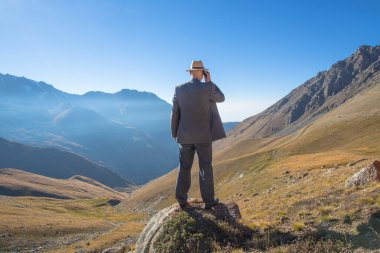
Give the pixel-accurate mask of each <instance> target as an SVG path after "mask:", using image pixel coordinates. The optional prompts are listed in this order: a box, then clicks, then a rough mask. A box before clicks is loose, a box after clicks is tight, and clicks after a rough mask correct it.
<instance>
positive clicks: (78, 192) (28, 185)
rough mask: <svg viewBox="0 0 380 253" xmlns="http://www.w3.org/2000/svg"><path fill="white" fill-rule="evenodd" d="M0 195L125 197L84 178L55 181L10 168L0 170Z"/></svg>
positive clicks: (77, 177) (73, 197)
mask: <svg viewBox="0 0 380 253" xmlns="http://www.w3.org/2000/svg"><path fill="white" fill-rule="evenodd" d="M0 195H8V196H37V197H51V198H59V199H77V198H80V199H85V198H120V199H123V198H125V197H126V195H125V194H124V193H122V192H118V191H115V190H113V189H111V188H110V187H108V186H105V185H103V184H101V183H99V182H97V181H95V180H93V179H90V178H87V177H84V176H79V175H78V176H73V177H71V178H69V179H56V178H50V177H46V176H42V175H38V174H34V173H30V172H26V171H22V170H18V169H10V168H5V169H0Z"/></svg>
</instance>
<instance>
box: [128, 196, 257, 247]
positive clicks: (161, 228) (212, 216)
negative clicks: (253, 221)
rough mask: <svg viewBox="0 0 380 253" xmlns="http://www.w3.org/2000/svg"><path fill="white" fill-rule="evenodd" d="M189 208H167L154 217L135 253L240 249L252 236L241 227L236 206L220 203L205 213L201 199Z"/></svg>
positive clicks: (191, 202)
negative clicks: (216, 246) (215, 246)
mask: <svg viewBox="0 0 380 253" xmlns="http://www.w3.org/2000/svg"><path fill="white" fill-rule="evenodd" d="M189 203H190V208H187V209H184V210H182V209H180V207H179V205H178V204H173V205H172V206H170V207H167V208H164V209H162V210H161V211H159V212H158V213H157V214H156V215H154V216H153V217H152V218H151V219H150V221H149V222H148V224H147V225H146V226H145V228H144V230H143V231H142V232H141V234H140V236H139V238H138V240H137V243H136V250H135V251H134V252H135V253H148V252H149V253H154V252H189V253H190V252H212V247H213V245H215V243H216V244H217V245H218V247H221V248H223V247H227V245H228V247H239V246H241V245H242V244H243V243H244V242H245V241H246V240H248V239H249V238H250V237H251V236H252V231H251V230H250V229H249V228H247V227H245V226H243V225H241V224H240V223H239V222H238V221H237V220H238V219H240V218H241V214H240V211H239V206H238V205H237V204H236V203H229V204H224V203H218V204H217V205H216V206H214V207H213V208H212V209H211V210H204V203H203V202H201V201H200V200H198V199H192V200H190V201H189Z"/></svg>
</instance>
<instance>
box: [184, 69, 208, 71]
mask: <svg viewBox="0 0 380 253" xmlns="http://www.w3.org/2000/svg"><path fill="white" fill-rule="evenodd" d="M190 70H208V69H186V71H190Z"/></svg>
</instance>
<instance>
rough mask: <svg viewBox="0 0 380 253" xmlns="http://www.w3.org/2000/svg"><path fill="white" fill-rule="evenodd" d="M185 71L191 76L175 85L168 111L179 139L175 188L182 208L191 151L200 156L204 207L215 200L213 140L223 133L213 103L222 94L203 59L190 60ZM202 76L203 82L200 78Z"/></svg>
mask: <svg viewBox="0 0 380 253" xmlns="http://www.w3.org/2000/svg"><path fill="white" fill-rule="evenodd" d="M187 71H189V72H190V76H191V80H190V81H189V82H186V83H184V84H181V85H177V86H176V87H175V92H174V96H173V107H172V112H171V130H172V137H173V138H175V140H176V142H177V143H179V167H178V176H177V182H176V188H175V196H176V199H177V201H178V203H179V205H180V206H181V208H186V207H188V206H189V203H188V202H187V198H188V195H187V194H188V192H189V189H190V184H191V167H192V165H193V160H194V153H195V151H196V152H197V155H198V160H199V185H200V191H201V196H202V199H203V201H204V203H205V209H210V208H211V207H212V206H214V205H216V204H217V203H218V199H217V198H215V196H214V195H215V193H214V179H213V167H212V141H215V140H218V139H221V138H225V137H226V133H225V131H224V128H223V124H222V121H221V118H220V115H219V112H218V108H217V106H216V103H217V102H223V101H224V99H225V98H224V94H223V93H222V91H221V90H220V89H219V88H218V86H217V85H216V84H215V83H213V82H212V81H211V76H210V72H209V71H208V69H205V68H204V66H203V63H202V61H192V63H191V66H190V68H189V69H187ZM203 77H205V82H202V81H201V80H202V79H203Z"/></svg>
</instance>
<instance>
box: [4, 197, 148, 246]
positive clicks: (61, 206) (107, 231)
mask: <svg viewBox="0 0 380 253" xmlns="http://www.w3.org/2000/svg"><path fill="white" fill-rule="evenodd" d="M107 200H108V199H105V198H104V199H76V200H62V199H53V198H44V197H6V196H0V222H1V226H0V235H4V237H0V245H1V247H0V251H6V250H14V249H15V248H17V247H19V248H21V249H22V248H25V249H28V250H30V249H32V248H33V247H34V248H37V247H38V246H40V245H43V250H44V251H47V250H52V251H53V252H55V251H56V250H58V248H62V250H63V251H65V250H66V249H67V247H68V244H71V245H73V243H74V242H76V241H77V240H80V241H83V240H84V242H86V243H87V242H90V246H91V247H96V248H98V249H100V248H105V247H107V246H109V244H110V243H111V242H113V241H117V240H119V239H123V238H128V236H134V235H135V234H136V233H137V232H138V231H140V230H141V229H142V227H143V226H144V219H145V216H144V215H143V214H139V213H128V212H124V211H123V210H120V209H118V208H117V207H112V206H109V205H107V204H106V202H107ZM45 241H48V242H49V243H47V244H46V245H45V244H44V242H45ZM86 246H88V245H86ZM90 246H88V247H90ZM70 248H71V246H69V249H70ZM66 252H72V251H70V250H67V251H66Z"/></svg>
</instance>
